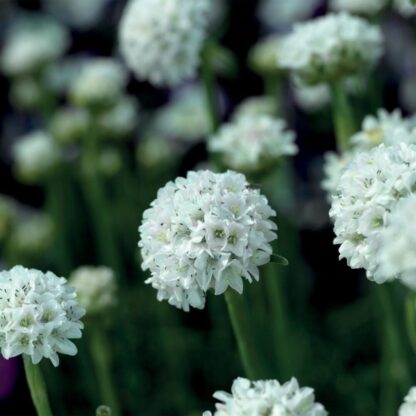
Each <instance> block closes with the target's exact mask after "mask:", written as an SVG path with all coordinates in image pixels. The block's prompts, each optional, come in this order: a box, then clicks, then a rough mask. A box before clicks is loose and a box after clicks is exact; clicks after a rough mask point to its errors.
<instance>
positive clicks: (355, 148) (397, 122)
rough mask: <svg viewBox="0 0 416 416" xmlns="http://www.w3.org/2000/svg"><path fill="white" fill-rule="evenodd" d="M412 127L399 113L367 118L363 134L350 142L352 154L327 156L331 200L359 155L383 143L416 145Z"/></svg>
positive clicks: (326, 182)
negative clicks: (348, 167)
mask: <svg viewBox="0 0 416 416" xmlns="http://www.w3.org/2000/svg"><path fill="white" fill-rule="evenodd" d="M411 127H412V126H411V123H410V122H409V120H408V119H405V118H403V117H402V114H401V112H400V110H395V111H393V112H391V113H388V112H387V111H386V110H384V109H381V110H378V112H377V116H372V115H370V116H367V117H365V118H364V121H363V123H362V126H361V130H360V131H359V132H358V133H356V134H355V135H353V136H352V137H351V139H350V144H351V150H350V151H348V152H346V153H344V154H342V155H338V154H336V153H333V152H328V153H327V154H326V156H325V163H324V180H323V182H322V188H323V189H324V190H325V191H326V192H327V193H328V196H329V198H331V195H332V194H333V193H334V192H335V191H336V189H337V186H338V183H339V179H340V177H341V174H342V172H343V170H344V169H345V167H346V166H347V165H348V163H349V162H350V161H351V160H352V159H353V157H354V155H355V153H356V152H360V151H364V150H369V149H371V148H373V147H376V146H378V145H379V144H382V143H384V144H386V145H393V144H398V143H401V142H404V143H415V144H416V132H415V131H412V128H411Z"/></svg>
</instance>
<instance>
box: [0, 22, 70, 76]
mask: <svg viewBox="0 0 416 416" xmlns="http://www.w3.org/2000/svg"><path fill="white" fill-rule="evenodd" d="M68 44H69V37H68V33H67V31H66V30H65V29H64V28H63V27H62V26H61V25H59V24H58V23H57V22H55V21H54V20H51V19H49V18H46V17H43V16H30V17H28V18H23V19H22V20H21V21H19V22H18V23H16V25H15V26H13V27H12V28H11V30H10V31H9V33H8V34H7V37H6V41H5V44H4V48H3V51H2V54H1V67H2V70H3V71H4V73H6V74H7V75H12V76H20V75H25V74H31V73H33V72H35V71H36V70H38V69H39V68H40V67H42V66H44V65H45V64H47V63H50V62H51V61H53V60H55V59H56V58H58V57H59V56H61V55H62V54H63V53H64V52H65V50H66V48H67V47H68Z"/></svg>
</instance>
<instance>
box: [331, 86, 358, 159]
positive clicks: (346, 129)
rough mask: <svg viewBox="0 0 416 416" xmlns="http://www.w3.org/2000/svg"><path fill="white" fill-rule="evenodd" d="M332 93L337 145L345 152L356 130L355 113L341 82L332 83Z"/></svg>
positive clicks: (341, 151)
mask: <svg viewBox="0 0 416 416" xmlns="http://www.w3.org/2000/svg"><path fill="white" fill-rule="evenodd" d="M331 94H332V114H333V119H334V128H335V135H336V139H337V147H338V151H339V152H340V153H344V152H346V151H347V150H348V149H349V140H350V138H351V136H352V135H353V134H354V133H355V132H356V126H355V119H354V113H353V109H352V107H351V104H350V102H349V100H348V96H347V93H346V91H345V87H344V85H343V84H342V83H341V82H339V81H338V82H334V83H332V84H331Z"/></svg>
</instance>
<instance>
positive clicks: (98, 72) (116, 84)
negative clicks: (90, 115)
mask: <svg viewBox="0 0 416 416" xmlns="http://www.w3.org/2000/svg"><path fill="white" fill-rule="evenodd" d="M126 83H127V72H126V70H125V68H124V67H123V66H122V65H121V64H120V63H119V62H117V61H116V60H115V59H112V58H92V59H89V60H88V61H86V62H85V63H84V64H83V65H82V67H81V70H80V73H79V74H78V76H77V77H75V78H74V79H73V82H72V85H71V86H70V96H71V99H72V101H73V102H74V103H75V104H76V105H79V106H82V107H89V108H93V109H96V108H99V109H103V108H108V107H111V106H112V105H114V104H115V103H116V102H117V101H118V99H119V98H120V96H121V95H122V93H123V90H124V87H125V86H126Z"/></svg>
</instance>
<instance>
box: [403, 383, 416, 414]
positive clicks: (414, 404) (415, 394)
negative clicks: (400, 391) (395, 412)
mask: <svg viewBox="0 0 416 416" xmlns="http://www.w3.org/2000/svg"><path fill="white" fill-rule="evenodd" d="M414 415H416V387H412V388H411V389H410V391H409V393H408V394H407V396H406V397H405V398H404V403H403V404H402V405H401V406H400V409H399V416H414Z"/></svg>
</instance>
